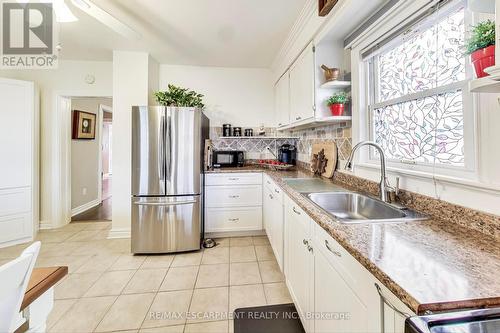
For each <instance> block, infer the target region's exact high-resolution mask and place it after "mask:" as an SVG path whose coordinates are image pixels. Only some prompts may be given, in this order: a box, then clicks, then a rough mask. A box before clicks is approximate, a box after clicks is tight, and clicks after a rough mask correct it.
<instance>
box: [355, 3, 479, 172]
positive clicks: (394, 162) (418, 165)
mask: <svg viewBox="0 0 500 333" xmlns="http://www.w3.org/2000/svg"><path fill="white" fill-rule="evenodd" d="M461 7H463V8H464V13H465V26H466V27H468V26H471V25H472V24H473V19H472V18H473V15H472V13H471V12H470V11H469V10H468V9H467V5H466V2H465V1H464V0H455V1H451V3H448V4H446V5H445V6H444V7H443V8H442V9H441V10H440V11H439V12H438V13H435V14H431V16H430V17H428V18H426V19H425V20H424V22H423V23H419V24H416V25H414V26H412V27H411V28H410V29H411V30H412V34H411V36H410V38H411V37H412V36H414V35H415V34H418V33H420V32H421V31H423V30H424V29H426V28H428V27H430V26H432V25H433V24H434V22H437V20H438V19H439V18H443V17H445V16H447V15H448V14H450V13H452V12H453V11H455V10H458V9H459V8H461ZM431 17H435V18H434V20H433V18H431ZM398 29H400V26H395V27H393V28H392V29H388V30H387V31H386V32H385V35H391V34H392V33H394V32H396V31H397V30H398ZM465 34H466V37H467V29H466V31H465ZM405 40H406V37H403V39H401V35H399V36H396V37H395V38H394V39H393V40H391V41H389V42H388V43H387V44H386V45H384V46H383V47H382V48H380V50H377V52H376V54H372V55H370V56H368V57H366V59H361V64H360V65H361V66H362V69H363V71H364V75H363V76H361V77H363V78H364V79H365V80H366V81H365V84H364V90H365V91H364V96H365V98H364V101H362V105H363V109H364V110H365V111H364V112H365V117H364V118H365V124H364V130H363V131H362V133H361V134H362V136H363V137H365V138H367V139H369V140H371V141H375V140H374V139H375V128H374V127H375V126H374V122H373V117H374V111H375V110H376V109H378V108H380V107H383V106H387V105H394V104H397V103H402V102H407V101H413V100H415V99H419V98H423V97H428V96H436V95H438V94H440V93H445V92H453V91H458V90H461V91H462V103H463V117H464V120H463V122H464V130H463V131H464V165H463V166H456V165H447V164H440V163H436V162H434V163H426V162H417V161H405V160H398V159H390V158H387V165H388V167H389V168H391V169H394V170H396V171H400V172H402V173H404V172H405V171H414V172H418V173H419V174H424V175H425V174H428V175H429V176H431V175H432V176H433V175H436V174H437V175H445V176H453V177H457V178H464V179H476V178H477V164H478V162H477V161H478V147H477V137H476V136H477V131H476V128H477V119H476V111H477V109H478V107H477V104H478V103H477V99H476V96H475V94H473V93H471V92H469V86H468V83H469V81H470V80H471V79H473V69H472V66H471V63H470V59H469V57H466V63H465V71H466V72H465V79H464V80H462V81H459V82H453V83H449V84H446V85H444V86H440V87H435V88H431V89H427V90H424V91H420V92H416V93H410V94H407V95H404V96H400V97H397V98H393V99H390V100H386V101H383V102H376V101H375V98H376V96H377V94H378V91H377V89H378V87H377V84H376V81H377V80H376V79H375V78H376V77H377V76H376V75H378V73H377V70H378V66H377V63H376V62H377V60H378V54H379V53H382V52H383V51H384V50H387V49H389V48H391V47H394V45H401V43H402V42H404V41H405ZM361 162H362V163H363V162H364V163H365V164H367V165H373V166H377V165H378V164H379V157H378V155H377V153H376V151H375V150H374V149H372V148H370V149H369V150H368V152H367V153H365V154H363V155H362V156H361Z"/></svg>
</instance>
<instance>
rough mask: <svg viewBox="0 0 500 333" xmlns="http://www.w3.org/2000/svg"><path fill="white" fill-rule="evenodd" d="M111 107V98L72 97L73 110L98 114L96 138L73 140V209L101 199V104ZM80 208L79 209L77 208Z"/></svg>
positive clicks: (96, 202) (95, 202)
mask: <svg viewBox="0 0 500 333" xmlns="http://www.w3.org/2000/svg"><path fill="white" fill-rule="evenodd" d="M100 104H102V105H106V106H109V107H111V106H112V100H111V99H110V98H72V99H71V110H72V111H73V110H78V111H85V112H89V113H93V114H95V115H96V121H97V122H96V128H95V139H93V140H71V209H72V210H75V208H79V207H82V206H86V205H87V204H89V203H92V202H93V203H94V204H98V203H99V201H98V199H99V184H100V182H99V178H100V175H99V160H100V159H101V149H100V147H99V137H100V136H101V135H102V133H101V124H100V123H99V115H98V114H99V105H100ZM77 210H78V209H77Z"/></svg>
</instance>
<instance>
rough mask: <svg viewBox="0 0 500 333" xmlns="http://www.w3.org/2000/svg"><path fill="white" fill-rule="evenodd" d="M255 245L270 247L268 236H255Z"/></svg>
mask: <svg viewBox="0 0 500 333" xmlns="http://www.w3.org/2000/svg"><path fill="white" fill-rule="evenodd" d="M252 238H253V245H269V239H268V238H267V236H253V237H252Z"/></svg>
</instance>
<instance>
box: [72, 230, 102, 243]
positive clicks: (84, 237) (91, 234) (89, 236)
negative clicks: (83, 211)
mask: <svg viewBox="0 0 500 333" xmlns="http://www.w3.org/2000/svg"><path fill="white" fill-rule="evenodd" d="M98 233H99V230H82V231H79V232H77V233H76V234H74V235H73V236H72V237H70V238H68V242H85V241H90V240H94V239H96V235H97V234H98Z"/></svg>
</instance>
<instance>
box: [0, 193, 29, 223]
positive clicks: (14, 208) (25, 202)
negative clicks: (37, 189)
mask: <svg viewBox="0 0 500 333" xmlns="http://www.w3.org/2000/svg"><path fill="white" fill-rule="evenodd" d="M30 209H31V188H29V187H22V188H14V189H3V190H0V216H8V215H14V214H21V213H27V212H29V211H30Z"/></svg>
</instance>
